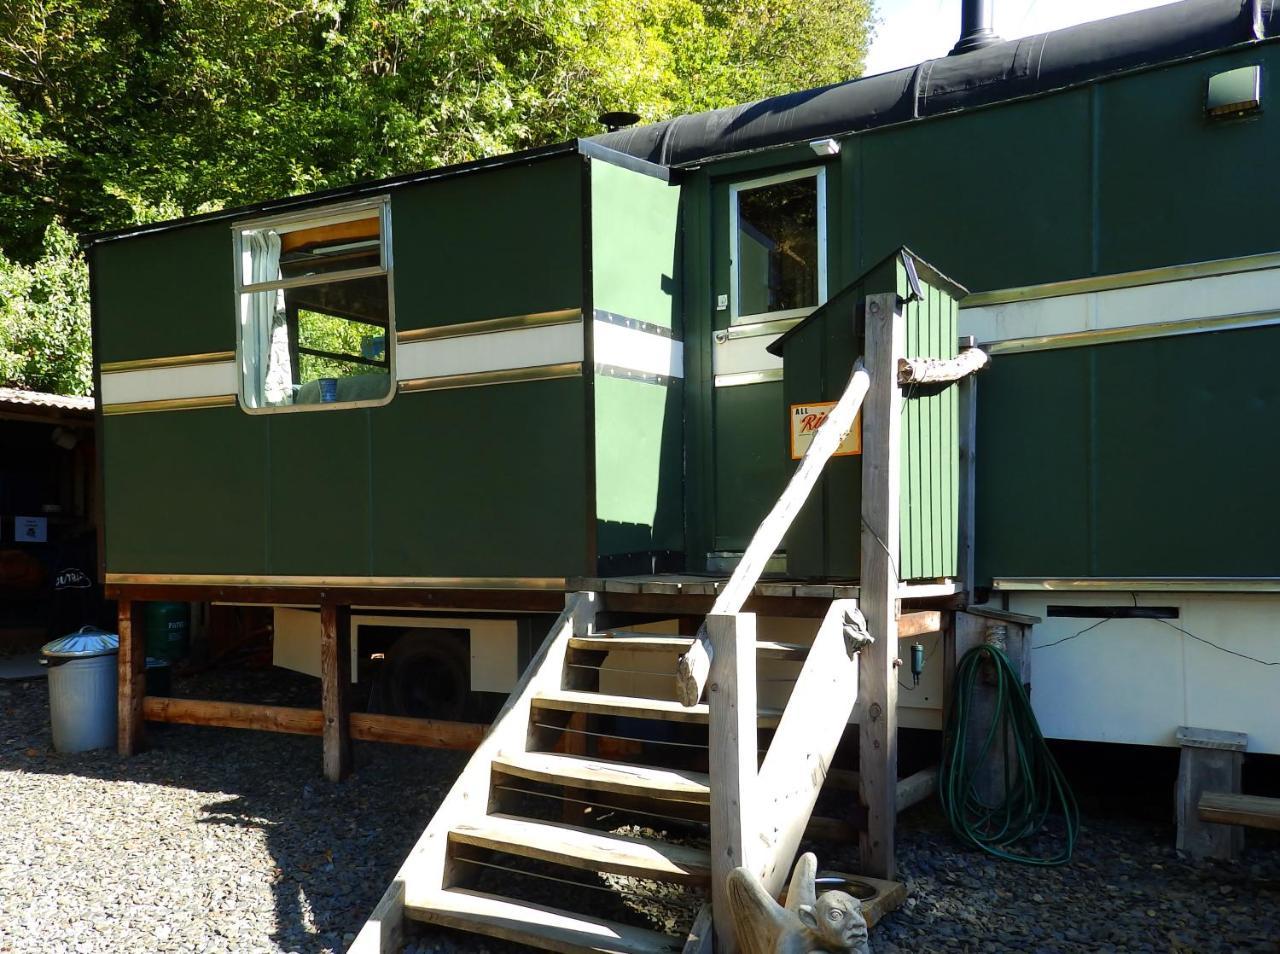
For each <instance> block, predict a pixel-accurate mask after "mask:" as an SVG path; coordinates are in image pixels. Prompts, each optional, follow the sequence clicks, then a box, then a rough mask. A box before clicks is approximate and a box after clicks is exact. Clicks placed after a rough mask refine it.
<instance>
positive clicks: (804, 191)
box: [707, 166, 828, 553]
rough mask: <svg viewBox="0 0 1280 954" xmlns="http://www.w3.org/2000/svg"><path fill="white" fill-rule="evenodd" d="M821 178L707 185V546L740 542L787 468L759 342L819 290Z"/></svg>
mask: <svg viewBox="0 0 1280 954" xmlns="http://www.w3.org/2000/svg"><path fill="white" fill-rule="evenodd" d="M827 179H828V176H827V171H826V170H825V169H824V168H822V167H820V166H803V167H799V168H794V169H788V170H785V171H781V172H778V171H770V172H769V173H767V174H756V175H749V176H742V177H735V178H733V179H729V180H721V181H717V182H714V183H713V185H712V201H711V215H712V224H711V235H712V244H711V251H712V258H713V261H712V263H711V264H712V268H711V273H712V281H711V286H712V287H711V290H712V307H713V311H712V321H711V323H710V328H709V331H708V332H707V333H708V334H709V335H710V337H711V340H710V342H709V348H710V351H711V356H712V360H711V365H712V368H711V370H712V382H711V383H712V387H711V399H710V401H711V411H710V417H711V425H712V427H711V434H710V441H711V444H712V448H711V455H710V456H711V461H710V463H711V467H712V469H713V477H712V487H713V491H712V498H713V499H712V500H711V501H708V504H709V513H708V516H709V519H710V522H711V528H710V529H711V532H710V533H709V534H708V536H709V539H710V543H711V547H712V550H713V551H714V552H721V553H736V552H740V551H741V550H743V549H744V548H745V547H746V545H747V543H748V542H749V541H750V540H751V536H752V534H753V533H754V532H755V529H756V527H757V526H758V525H759V523H760V521H761V520H762V519H763V518H764V516H765V515H766V514H767V513H768V512H769V509H770V508H771V507H772V506H773V503H774V501H775V500H776V499H777V498H778V495H779V494H780V493H781V492H782V489H783V488H784V487H785V486H786V483H787V480H788V479H789V477H790V476H791V472H792V469H793V465H792V463H791V461H790V455H789V453H788V449H787V414H786V407H785V405H784V402H783V391H782V361H781V359H780V358H777V357H775V356H773V355H770V354H769V353H768V352H767V351H766V350H765V349H766V346H767V345H768V344H770V343H771V342H772V341H774V340H775V339H776V338H777V337H778V336H779V335H780V334H782V333H783V332H784V331H786V330H787V329H788V328H790V327H791V326H793V325H794V324H796V323H797V322H798V321H800V320H801V319H802V318H803V317H804V316H806V315H807V314H809V313H810V312H811V311H812V310H813V309H814V308H815V307H816V306H817V305H819V304H821V302H822V301H823V300H824V299H825V297H826V293H827V284H828V283H827V259H828V249H827V229H826V222H827V215H826V194H827V191H828V182H827Z"/></svg>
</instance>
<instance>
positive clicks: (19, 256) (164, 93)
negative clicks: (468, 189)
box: [0, 0, 872, 269]
mask: <svg viewBox="0 0 1280 954" xmlns="http://www.w3.org/2000/svg"><path fill="white" fill-rule="evenodd" d="M871 2H872V0H827V2H823V0H293V2H284V0H6V2H5V3H4V4H0V252H3V254H5V255H7V256H8V257H9V258H10V259H11V260H13V261H14V262H18V263H27V264H31V263H33V262H35V261H36V260H37V259H40V260H44V256H46V255H47V254H48V253H47V242H46V241H45V235H46V231H47V229H48V228H49V227H50V225H52V224H54V223H57V222H61V223H63V224H64V225H65V226H66V227H67V228H69V229H71V230H72V231H75V232H87V231H94V230H98V229H106V228H115V227H120V226H125V225H129V224H133V223H135V222H142V221H152V220H155V219H159V218H165V217H172V216H174V215H182V214H190V213H194V212H199V211H203V210H206V209H210V208H218V207H225V206H227V205H235V204H241V203H247V202H252V201H256V200H261V199H266V198H273V197H278V196H282V195H289V194H294V193H297V192H304V191H310V190H314V189H321V188H328V187H334V186H341V185H345V184H347V183H350V182H352V181H356V180H359V179H368V178H376V177H380V176H385V175H391V174H395V173H398V172H405V171H408V170H412V169H419V168H429V167H433V166H439V165H442V164H446V163H451V162H459V161H465V160H468V159H475V158H479V157H481V156H486V155H493V154H496V153H501V152H507V151H511V150H515V149H520V148H525V147H529V146H535V145H541V144H545V143H548V142H554V141H559V140H564V139H567V138H570V137H572V136H575V135H590V134H592V133H595V132H598V131H599V127H598V125H597V123H596V116H598V115H599V113H601V112H602V111H604V110H606V109H619V108H625V109H631V110H634V111H635V112H638V113H639V114H640V115H641V116H642V118H643V119H645V120H647V121H652V120H658V119H663V118H667V117H669V116H672V115H676V114H679V113H686V112H691V111H696V110H702V109H710V108H715V107H718V106H725V105H730V104H732V103H736V102H742V101H746V100H751V99H756V98H759V97H762V96H768V95H772V94H775V93H780V92H785V91H788V90H793V89H800V88H805V87H810V86H816V85H822V84H825V83H830V82H835V81H839V80H843V79H847V78H850V77H852V76H856V75H857V74H858V73H859V72H860V70H861V68H862V63H863V58H864V56H865V53H866V49H867V45H868V42H869V39H870V30H871ZM68 254H69V255H71V256H72V257H74V252H69V253H68ZM65 264H66V267H67V268H68V269H72V268H73V263H72V261H71V259H68V260H67V262H66V263H65Z"/></svg>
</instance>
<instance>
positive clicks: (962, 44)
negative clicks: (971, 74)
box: [949, 0, 1000, 56]
mask: <svg viewBox="0 0 1280 954" xmlns="http://www.w3.org/2000/svg"><path fill="white" fill-rule="evenodd" d="M992 3H993V0H960V39H959V40H958V41H957V42H956V45H955V46H953V47H952V48H951V53H950V54H949V55H950V56H956V55H958V54H960V53H972V52H973V51H974V50H980V49H982V48H983V47H984V46H990V45H991V44H992V43H999V42H1000V37H998V36H996V35H995V33H994V32H993V31H992V29H991V5H992Z"/></svg>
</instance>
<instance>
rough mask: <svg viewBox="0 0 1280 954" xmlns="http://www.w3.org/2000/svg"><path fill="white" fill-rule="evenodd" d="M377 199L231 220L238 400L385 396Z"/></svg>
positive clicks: (384, 219)
mask: <svg viewBox="0 0 1280 954" xmlns="http://www.w3.org/2000/svg"><path fill="white" fill-rule="evenodd" d="M387 225H388V209H387V205H386V203H385V202H384V201H378V202H374V203H368V202H365V203H357V204H354V205H347V206H340V207H331V208H329V209H320V210H311V211H308V212H306V213H299V214H297V215H294V216H289V217H282V216H276V217H272V218H264V219H260V220H257V221H251V222H240V223H237V224H236V226H235V241H236V259H237V263H238V265H237V273H236V291H237V299H238V306H239V313H238V316H237V318H238V322H239V351H238V356H239V365H240V375H241V399H242V402H243V405H244V407H245V408H246V409H249V410H272V409H277V410H279V409H289V408H297V409H307V408H312V409H314V408H323V407H335V406H344V405H345V406H350V405H358V404H370V403H381V402H385V401H387V400H389V399H390V397H391V394H392V385H393V376H392V373H391V359H392V350H393V348H392V344H393V341H394V328H393V323H392V314H391V312H392V309H391V292H390V255H389V248H388V241H387V233H388V228H387Z"/></svg>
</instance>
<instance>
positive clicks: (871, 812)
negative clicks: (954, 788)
mask: <svg viewBox="0 0 1280 954" xmlns="http://www.w3.org/2000/svg"><path fill="white" fill-rule="evenodd" d="M866 316H867V317H866V347H865V351H866V355H865V360H866V367H867V371H868V373H869V374H870V375H871V386H870V389H869V390H868V391H867V398H866V403H865V405H864V407H863V416H862V576H861V579H860V581H859V585H860V591H859V592H860V598H859V607H860V608H861V610H862V614H863V616H864V617H865V618H866V621H867V630H868V632H869V633H870V634H871V638H872V639H873V640H874V642H872V644H871V645H870V646H868V647H867V648H866V649H864V650H863V651H862V665H861V666H860V667H859V690H858V707H859V716H858V739H859V748H858V759H859V766H858V777H859V784H860V787H861V795H862V803H863V804H864V805H865V806H866V807H867V829H866V831H865V832H863V833H862V838H861V848H862V870H863V873H865V874H869V875H872V876H873V877H876V878H886V879H892V878H893V877H894V871H895V861H894V826H895V824H896V823H897V820H898V806H897V790H898V789H897V786H898V672H897V669H896V667H895V663H896V661H897V658H898V527H899V522H900V513H899V506H900V504H899V494H900V491H901V483H902V478H901V463H902V460H901V458H902V391H901V389H900V387H899V385H898V361H899V359H901V358H902V357H903V351H904V348H905V346H906V321H905V318H904V317H903V315H902V313H901V312H900V311H899V310H898V301H897V296H896V295H894V294H892V293H889V294H884V295H868V296H867V308H866Z"/></svg>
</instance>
